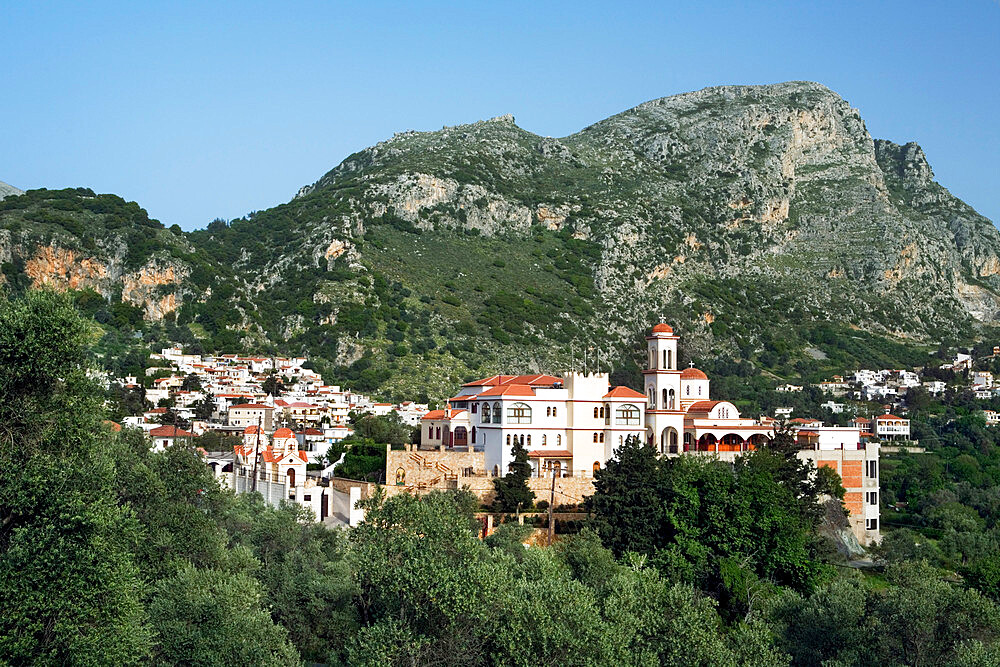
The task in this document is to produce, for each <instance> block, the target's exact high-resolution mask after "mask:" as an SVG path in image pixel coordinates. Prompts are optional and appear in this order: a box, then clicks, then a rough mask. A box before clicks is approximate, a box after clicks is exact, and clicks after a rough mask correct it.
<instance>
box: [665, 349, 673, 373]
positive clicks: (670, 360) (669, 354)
mask: <svg viewBox="0 0 1000 667" xmlns="http://www.w3.org/2000/svg"><path fill="white" fill-rule="evenodd" d="M673 367H674V352H673V350H667V368H668V369H671V368H673Z"/></svg>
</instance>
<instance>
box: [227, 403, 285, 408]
mask: <svg viewBox="0 0 1000 667" xmlns="http://www.w3.org/2000/svg"><path fill="white" fill-rule="evenodd" d="M234 408H243V409H247V410H274V408H272V407H271V406H270V405H264V404H263V403H240V404H239V405H232V406H230V407H229V409H230V410H232V409H234Z"/></svg>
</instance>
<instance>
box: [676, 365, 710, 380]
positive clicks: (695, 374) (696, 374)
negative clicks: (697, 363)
mask: <svg viewBox="0 0 1000 667" xmlns="http://www.w3.org/2000/svg"><path fill="white" fill-rule="evenodd" d="M681 379H682V380H707V379H708V376H707V375H705V374H704V373H702V372H701V371H699V370H698V369H697V368H695V367H693V366H692V367H691V368H685V369H684V370H682V371H681Z"/></svg>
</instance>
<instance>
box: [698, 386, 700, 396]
mask: <svg viewBox="0 0 1000 667" xmlns="http://www.w3.org/2000/svg"><path fill="white" fill-rule="evenodd" d="M698 395H699V396H701V385H698Z"/></svg>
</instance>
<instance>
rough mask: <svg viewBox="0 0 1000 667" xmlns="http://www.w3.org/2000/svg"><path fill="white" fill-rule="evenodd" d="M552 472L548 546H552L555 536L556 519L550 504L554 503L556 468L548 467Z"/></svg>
mask: <svg viewBox="0 0 1000 667" xmlns="http://www.w3.org/2000/svg"><path fill="white" fill-rule="evenodd" d="M550 471H551V472H552V491H551V492H549V546H550V547H551V546H552V540H554V539H555V537H556V519H555V517H554V516H553V515H552V506H553V505H555V504H556V470H555V468H550Z"/></svg>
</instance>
